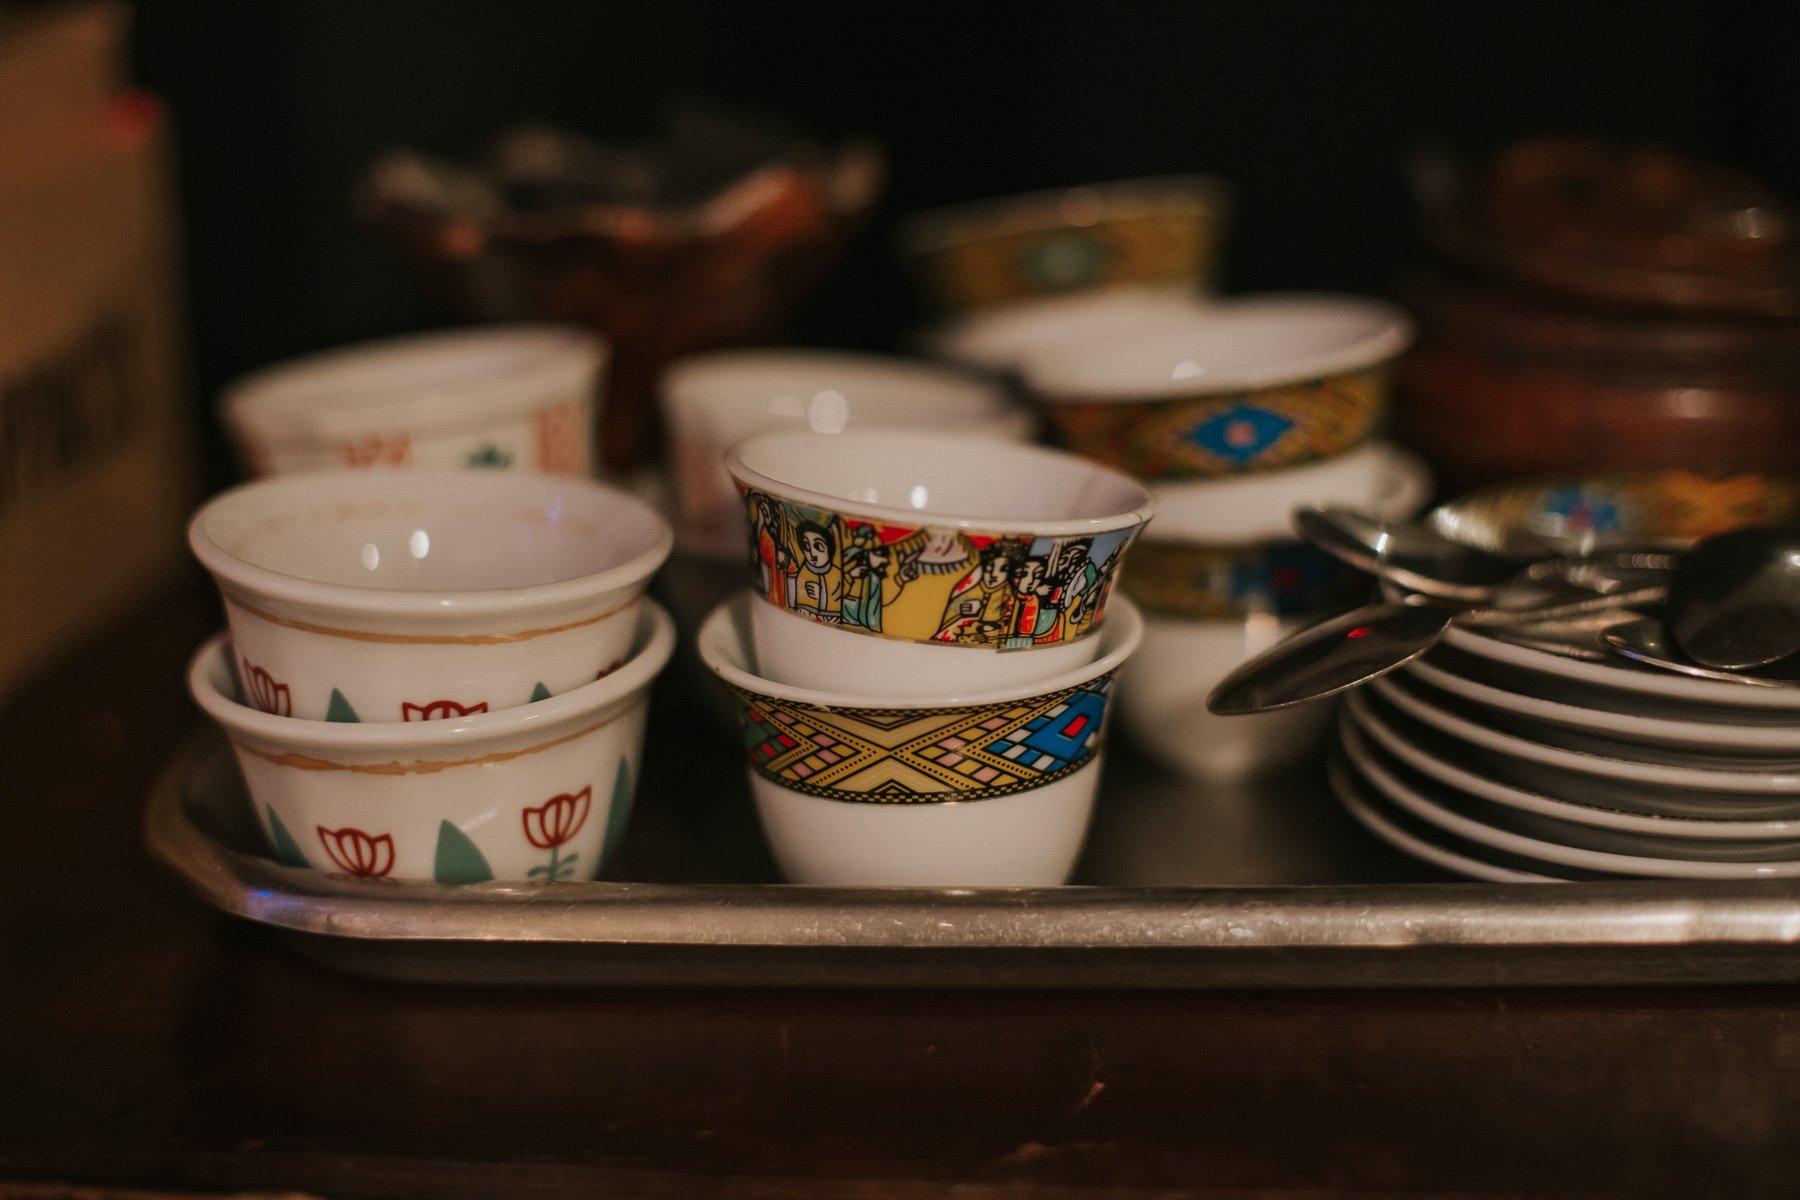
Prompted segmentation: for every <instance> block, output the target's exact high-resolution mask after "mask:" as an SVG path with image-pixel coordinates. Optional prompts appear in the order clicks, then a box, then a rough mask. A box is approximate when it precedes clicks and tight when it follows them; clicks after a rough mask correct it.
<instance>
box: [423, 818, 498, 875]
mask: <svg viewBox="0 0 1800 1200" xmlns="http://www.w3.org/2000/svg"><path fill="white" fill-rule="evenodd" d="M431 877H432V878H433V879H435V880H437V881H438V882H439V883H486V882H487V881H488V880H490V879H492V878H493V877H494V869H493V868H492V867H491V866H489V865H488V860H487V856H486V855H484V854H483V853H482V852H481V849H480V847H478V846H476V845H475V843H474V842H473V841H471V840H470V839H469V835H468V834H466V833H464V832H463V831H462V830H460V829H458V828H457V827H456V826H454V825H452V824H451V823H450V822H448V821H440V822H439V823H438V840H437V855H436V857H435V859H434V860H433V862H432V867H431Z"/></svg>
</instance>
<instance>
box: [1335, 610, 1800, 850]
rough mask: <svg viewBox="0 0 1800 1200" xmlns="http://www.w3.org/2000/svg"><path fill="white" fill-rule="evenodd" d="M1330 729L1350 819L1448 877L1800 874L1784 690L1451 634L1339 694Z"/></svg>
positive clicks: (1797, 739)
mask: <svg viewBox="0 0 1800 1200" xmlns="http://www.w3.org/2000/svg"><path fill="white" fill-rule="evenodd" d="M1341 735H1342V738H1341V751H1342V753H1341V758H1340V762H1339V763H1338V765H1337V772H1336V773H1337V778H1336V779H1335V780H1334V783H1335V785H1336V787H1337V789H1338V791H1339V795H1340V797H1341V798H1342V800H1343V801H1344V803H1345V804H1346V805H1347V806H1348V807H1349V808H1350V811H1351V812H1352V813H1353V814H1354V815H1356V816H1357V817H1358V818H1359V819H1361V820H1362V821H1363V823H1364V824H1366V825H1368V826H1369V827H1370V828H1371V829H1373V830H1374V831H1375V832H1376V833H1377V834H1378V835H1380V836H1382V837H1384V838H1386V839H1387V840H1389V841H1391V842H1394V843H1395V844H1397V845H1399V846H1401V847H1402V848H1403V849H1406V850H1408V851H1410V852H1412V853H1414V854H1416V855H1418V856H1419V857H1423V858H1426V859H1430V860H1433V861H1436V862H1438V863H1440V865H1443V866H1446V867H1449V868H1450V869H1452V870H1454V871H1457V872H1459V873H1462V874H1467V875H1474V876H1477V877H1483V878H1509V877H1512V876H1514V875H1518V874H1528V875H1534V876H1542V877H1550V878H1597V877H1615V876H1640V877H1659V876H1660V877H1682V878H1709V879H1740V878H1760V877H1764V876H1785V875H1800V688H1793V689H1787V688H1776V687H1763V686H1755V685H1752V684H1739V683H1732V682H1728V681H1712V680H1704V679H1695V678H1690V677H1686V676H1681V675H1677V674H1673V673H1670V672H1665V671H1659V670H1657V669H1655V668H1651V667H1645V666H1639V665H1637V664H1634V663H1631V662H1629V661H1627V660H1625V659H1623V658H1619V659H1617V660H1609V659H1592V660H1590V659H1585V658H1576V657H1570V656H1566V655H1563V654H1558V653H1554V652H1552V651H1549V650H1546V649H1540V648H1537V647H1534V646H1529V645H1521V644H1516V643H1514V642H1510V641H1506V640H1502V639H1501V638H1497V637H1493V636H1489V635H1487V634H1485V633H1482V632H1478V631H1475V630H1470V629H1458V628H1454V627H1453V628H1452V629H1451V630H1450V631H1449V632H1448V634H1447V635H1446V637H1445V639H1444V642H1443V643H1442V644H1441V645H1440V646H1439V647H1438V648H1436V649H1434V650H1433V651H1432V652H1431V653H1429V654H1428V655H1426V656H1424V657H1423V658H1421V659H1419V660H1417V661H1415V662H1413V663H1411V664H1409V665H1408V666H1406V667H1404V668H1402V669H1401V670H1400V671H1397V672H1394V673H1393V674H1390V675H1387V676H1384V677H1382V678H1380V679H1376V680H1374V681H1373V682H1371V683H1370V684H1369V685H1367V686H1366V687H1364V688H1362V689H1359V690H1358V691H1357V692H1356V693H1354V694H1353V695H1352V696H1351V697H1350V699H1349V701H1348V703H1347V704H1346V706H1345V710H1344V714H1343V720H1342V725H1341Z"/></svg>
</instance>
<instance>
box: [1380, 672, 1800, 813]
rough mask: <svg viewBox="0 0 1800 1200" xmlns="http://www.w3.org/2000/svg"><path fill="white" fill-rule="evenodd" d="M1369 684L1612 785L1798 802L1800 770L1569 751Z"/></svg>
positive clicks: (1397, 700)
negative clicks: (1712, 765)
mask: <svg viewBox="0 0 1800 1200" xmlns="http://www.w3.org/2000/svg"><path fill="white" fill-rule="evenodd" d="M1368 687H1369V688H1370V689H1372V690H1373V692H1374V693H1375V694H1376V695H1378V696H1380V697H1381V698H1382V699H1383V700H1385V701H1387V702H1388V703H1390V704H1392V705H1393V706H1394V707H1395V708H1398V709H1399V710H1401V711H1402V712H1404V713H1405V714H1406V715H1407V716H1409V717H1413V718H1414V719H1416V720H1418V721H1421V722H1423V723H1424V724H1426V725H1429V726H1431V727H1432V728H1434V729H1437V730H1440V731H1441V732H1443V733H1445V734H1448V735H1449V736H1451V737H1453V738H1456V739H1457V740H1459V741H1463V742H1467V743H1469V744H1470V745H1472V746H1479V747H1481V748H1483V749H1484V750H1488V751H1490V752H1492V753H1493V754H1495V755H1500V756H1504V757H1507V758H1516V759H1519V760H1521V761H1523V762H1529V763H1533V764H1538V765H1542V766H1546V767H1551V768H1555V769H1556V770H1559V771H1568V772H1573V773H1575V774H1577V775H1581V776H1586V777H1590V778H1593V779H1597V780H1603V781H1609V782H1612V783H1615V784H1646V785H1651V786H1654V787H1663V788H1673V789H1683V790H1689V791H1701V792H1706V793H1716V794H1719V795H1721V796H1740V797H1743V798H1745V799H1746V800H1749V799H1752V798H1754V797H1763V796H1766V797H1769V798H1771V799H1788V800H1796V801H1800V771H1795V770H1787V769H1782V768H1771V769H1767V770H1742V771H1740V770H1718V769H1709V768H1705V767H1695V766H1687V765H1683V764H1671V763H1663V762H1648V761H1644V760H1641V759H1630V758H1620V757H1617V756H1616V755H1606V754H1595V753H1591V752H1589V751H1585V750H1570V749H1565V748H1563V747H1561V746H1553V745H1550V744H1548V743H1546V742H1541V741H1537V740H1534V739H1532V738H1528V737H1522V736H1520V735H1518V734H1512V733H1506V732H1503V731H1501V730H1497V729H1490V728H1488V727H1487V726H1486V725H1482V724H1480V723H1478V722H1476V721H1473V720H1470V719H1468V718H1467V717H1464V716H1462V715H1461V714H1460V713H1459V712H1457V711H1456V710H1455V709H1453V708H1450V707H1448V706H1446V705H1444V704H1439V703H1434V702H1433V701H1432V700H1428V699H1426V698H1425V697H1423V696H1421V695H1419V694H1418V693H1417V692H1415V691H1414V690H1412V688H1411V687H1410V686H1409V685H1408V684H1407V682H1406V681H1404V680H1401V679H1396V678H1395V677H1394V676H1392V675H1387V676H1384V677H1382V678H1380V679H1377V680H1374V681H1373V682H1371V683H1370V684H1368ZM1351 698H1352V699H1353V700H1354V699H1355V693H1351Z"/></svg>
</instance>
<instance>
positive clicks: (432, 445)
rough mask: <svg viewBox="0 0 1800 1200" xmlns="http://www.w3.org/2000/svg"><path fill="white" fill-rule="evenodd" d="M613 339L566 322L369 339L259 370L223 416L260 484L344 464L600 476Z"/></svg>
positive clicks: (241, 384)
mask: <svg viewBox="0 0 1800 1200" xmlns="http://www.w3.org/2000/svg"><path fill="white" fill-rule="evenodd" d="M606 351H607V347H606V343H605V341H604V340H602V339H601V338H600V337H598V336H597V335H595V334H593V333H591V332H588V331H587V330H583V329H577V328H573V327H566V326H560V325H494V326H479V327H475V328H469V329H456V330H451V331H449V332H441V333H427V334H416V335H411V336H407V337H398V338H390V339H386V340H382V341H375V342H365V343H359V344H357V345H353V346H348V347H344V348H342V349H338V350H330V351H326V352H324V353H321V354H314V355H309V356H307V357H304V358H299V359H295V360H293V361H291V362H285V363H280V364H277V365H276V366H273V367H269V368H267V369H265V370H262V371H258V372H256V373H255V374H252V375H247V376H245V377H243V378H242V379H239V380H237V381H236V382H234V383H232V384H231V385H230V386H229V387H227V388H226V390H225V393H224V396H223V397H222V399H221V401H220V415H221V417H222V418H223V421H224V424H225V428H226V430H227V432H228V433H229V434H230V436H231V440H232V443H233V446H234V448H235V449H236V451H237V455H238V459H239V462H240V463H241V465H242V466H243V468H244V470H245V471H246V472H247V473H248V474H250V475H253V476H261V475H280V474H287V473H290V472H294V471H318V470H329V469H331V468H334V467H368V466H410V467H427V468H459V467H498V468H512V469H516V470H525V471H537V472H542V473H545V474H553V475H591V474H592V473H593V461H594V459H593V454H594V445H593V441H594V410H595V405H596V404H597V403H598V396H599V392H600V386H601V384H600V369H601V367H602V366H603V365H604V363H605V361H606Z"/></svg>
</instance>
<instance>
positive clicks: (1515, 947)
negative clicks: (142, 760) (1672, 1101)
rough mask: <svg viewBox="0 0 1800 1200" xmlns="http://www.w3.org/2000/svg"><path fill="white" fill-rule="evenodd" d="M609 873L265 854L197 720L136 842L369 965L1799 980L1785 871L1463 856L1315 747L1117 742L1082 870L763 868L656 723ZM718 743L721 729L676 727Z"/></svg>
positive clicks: (1143, 984) (235, 909) (1393, 983)
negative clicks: (1310, 755) (388, 865)
mask: <svg viewBox="0 0 1800 1200" xmlns="http://www.w3.org/2000/svg"><path fill="white" fill-rule="evenodd" d="M711 720H713V716H712V714H710V713H707V712H691V711H689V712H677V713H668V712H663V713H659V714H654V715H653V718H652V723H651V728H652V730H653V735H652V741H651V745H650V747H649V749H648V750H647V753H646V761H645V778H644V784H643V788H644V790H643V792H642V793H641V794H640V798H639V806H638V812H637V814H636V816H634V820H633V825H632V829H631V832H630V833H629V835H628V836H627V837H626V839H625V842H624V844H623V846H622V847H621V855H620V858H621V861H620V863H619V864H618V865H617V868H616V870H615V871H614V872H613V873H614V874H616V875H618V876H619V877H620V879H621V880H622V881H620V882H588V883H557V884H511V885H508V884H482V885H472V886H466V887H444V886H440V885H436V884H396V883H389V882H382V881H361V882H358V881H355V880H351V879H347V878H341V877H335V876H330V875H325V874H322V873H319V872H315V871H307V870H302V869H295V868H289V867H283V866H280V865H277V864H276V863H275V862H273V861H272V860H270V859H267V858H265V857H263V856H262V855H261V854H260V852H259V851H258V850H257V849H256V848H255V847H256V846H257V840H258V835H257V832H256V831H255V829H254V827H253V825H252V823H251V821H250V819H249V817H248V815H247V814H248V805H246V804H244V803H243V802H242V795H241V788H242V784H241V781H240V780H239V779H238V777H237V769H236V765H235V763H234V762H233V761H232V759H231V757H230V755H229V753H228V752H227V750H226V747H225V745H224V743H223V741H222V739H221V738H219V736H218V735H217V734H216V733H214V732H212V731H211V730H210V729H209V730H206V731H203V732H201V733H198V734H196V735H195V737H194V738H193V739H192V740H191V741H190V742H189V743H188V744H187V745H186V746H185V747H184V748H183V750H182V751H181V752H180V754H179V755H178V756H177V757H176V758H175V759H174V760H173V761H171V763H170V764H169V766H168V768H167V769H166V770H165V772H164V773H163V775H162V776H161V778H160V781H159V783H158V784H157V786H156V788H155V789H154V792H153V794H152V796H151V798H150V804H149V809H148V814H147V837H148V843H149V847H150V850H151V852H152V854H153V855H154V856H155V857H156V858H157V859H158V860H160V861H161V862H162V863H163V864H165V865H166V866H167V867H168V868H170V869H171V870H173V871H174V872H175V874H176V875H178V876H179V877H180V878H181V879H182V880H184V881H185V882H186V883H187V884H188V885H189V886H191V887H192V888H193V889H194V890H195V891H196V892H197V893H198V894H199V895H200V896H201V897H202V898H204V899H205V900H206V901H208V902H209V903H211V904H212V905H214V906H215V907H217V908H219V909H222V910H224V911H225V912H228V913H232V914H235V915H236V916H239V917H243V918H247V919H249V920H251V921H255V922H258V923H260V924H262V925H266V926H269V927H270V928H272V929H273V930H276V931H279V933H280V934H282V935H283V936H285V937H287V938H289V939H290V940H292V941H293V943H294V944H295V945H296V946H297V948H298V949H300V950H301V951H302V952H304V953H306V954H309V955H311V956H313V957H315V958H317V959H320V960H323V961H325V962H328V963H331V964H333V965H335V966H337V967H339V968H342V969H346V970H350V971H354V972H357V973H361V974H366V975H372V976H380V977H384V978H390V979H399V980H408V981H414V982H436V983H516V984H606V985H616V984H643V985H681V986H785V985H805V986H857V987H865V986H883V987H1107V988H1196V987H1402V986H1405V987H1417V986H1433V987H1436V986H1486V985H1578V984H1581V985H1620V984H1653V983H1654V984H1666V983H1727V982H1731V983H1745V982H1763V981H1771V982H1772V981H1794V980H1800V951H1797V950H1796V942H1797V941H1800V882H1794V881H1781V882H1778V881H1766V882H1765V881H1757V882H1749V883H1710V882H1709V883H1674V882H1667V881H1662V882H1619V883H1610V882H1609V883H1572V884H1544V885H1504V884H1480V883H1467V882H1456V881H1451V880H1448V879H1447V878H1446V877H1444V876H1442V875H1438V874H1435V873H1434V872H1432V871H1431V869H1429V868H1427V867H1424V866H1422V865H1418V864H1414V863H1412V862H1411V861H1410V860H1408V859H1405V858H1402V857H1400V856H1399V855H1397V854H1395V853H1394V852H1392V851H1390V850H1388V849H1387V847H1385V846H1384V845H1381V844H1380V843H1377V842H1376V841H1374V840H1373V839H1372V838H1371V837H1369V836H1368V835H1367V834H1366V833H1364V832H1363V831H1362V830H1361V829H1360V828H1359V827H1357V826H1356V825H1355V824H1353V823H1352V822H1351V821H1350V820H1349V819H1348V818H1347V817H1346V816H1345V815H1344V814H1343V813H1342V812H1341V811H1340V810H1339V809H1338V808H1337V806H1336V804H1335V803H1334V802H1332V801H1331V800H1330V799H1329V798H1328V796H1327V794H1326V788H1325V784H1324V769H1323V764H1322V762H1321V763H1310V762H1309V763H1306V764H1303V765H1301V766H1300V767H1299V768H1297V769H1296V770H1295V771H1294V772H1293V773H1292V774H1290V775H1288V776H1286V777H1283V778H1277V779H1268V780H1263V781H1260V782H1256V783H1237V784H1228V783H1217V784H1203V783H1197V782H1192V781H1187V780H1182V779H1177V778H1175V777H1173V776H1169V775H1166V774H1162V773H1160V772H1159V771H1157V770H1156V769H1155V768H1153V767H1151V766H1150V765H1149V764H1148V763H1146V762H1145V761H1144V760H1143V759H1142V758H1140V757H1138V756H1136V755H1134V754H1132V753H1131V752H1130V747H1129V745H1128V744H1127V745H1121V746H1118V747H1117V748H1116V751H1115V753H1114V754H1113V756H1112V760H1111V761H1110V762H1109V764H1108V777H1107V782H1106V786H1105V788H1104V790H1103V794H1102V798H1101V804H1100V815H1099V816H1098V817H1097V819H1096V825H1095V828H1094V831H1093V834H1092V837H1091V839H1090V844H1089V849H1088V852H1087V854H1086V856H1085V858H1084V860H1083V864H1082V866H1081V869H1080V872H1079V874H1078V877H1077V879H1078V885H1077V886H1070V887H1063V888H1044V889H958V890H927V889H876V888H871V889H843V888H830V889H827V888H810V887H791V886H786V885H782V884H779V883H775V882H772V880H773V879H774V873H773V867H772V865H771V864H770V863H769V861H768V858H767V852H766V850H765V849H764V848H763V846H762V844H761V842H760V838H759V835H758V834H757V832H756V829H755V822H754V819H753V816H752V814H751V812H750V809H749V804H748V800H747V796H746V793H747V789H746V788H745V786H744V784H743V782H742V779H741V772H739V771H738V770H737V769H736V764H735V763H734V762H732V761H730V758H729V754H728V749H729V745H730V739H728V738H725V737H709V738H686V739H683V742H684V748H683V750H682V752H681V753H674V752H673V744H672V743H670V742H667V741H666V740H665V741H663V742H659V741H658V739H657V736H656V733H655V732H654V731H657V730H659V729H662V730H669V729H680V728H681V727H682V726H681V723H682V722H689V721H701V722H707V721H711ZM695 744H706V745H713V744H716V745H717V746H718V747H719V748H720V753H719V754H718V755H713V756H709V755H706V754H701V755H698V756H696V755H695V754H694V753H692V752H691V747H692V746H693V745H695Z"/></svg>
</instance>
